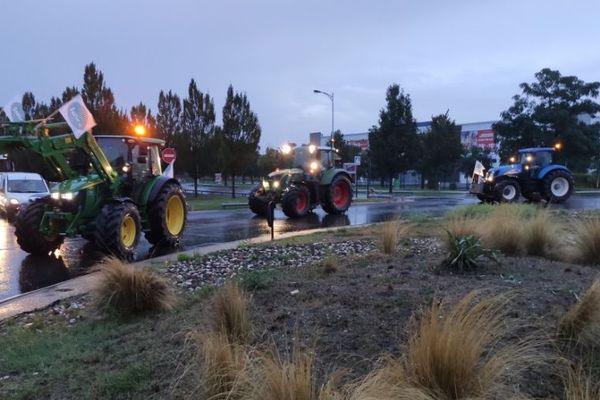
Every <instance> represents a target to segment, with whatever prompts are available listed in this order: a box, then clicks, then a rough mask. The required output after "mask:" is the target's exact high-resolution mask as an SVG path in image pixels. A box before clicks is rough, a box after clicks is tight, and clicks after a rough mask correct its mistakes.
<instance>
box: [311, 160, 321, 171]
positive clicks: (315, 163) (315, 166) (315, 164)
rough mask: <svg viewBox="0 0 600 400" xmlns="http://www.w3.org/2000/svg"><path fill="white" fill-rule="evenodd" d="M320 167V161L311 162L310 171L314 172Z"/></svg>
mask: <svg viewBox="0 0 600 400" xmlns="http://www.w3.org/2000/svg"><path fill="white" fill-rule="evenodd" d="M318 168H319V163H318V162H316V161H313V162H311V163H310V172H314V171H316V170H317V169H318Z"/></svg>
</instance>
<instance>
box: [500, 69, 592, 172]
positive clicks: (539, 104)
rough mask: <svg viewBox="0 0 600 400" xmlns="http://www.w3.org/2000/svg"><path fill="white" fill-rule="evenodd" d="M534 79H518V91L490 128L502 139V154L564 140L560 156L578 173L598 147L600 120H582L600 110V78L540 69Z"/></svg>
mask: <svg viewBox="0 0 600 400" xmlns="http://www.w3.org/2000/svg"><path fill="white" fill-rule="evenodd" d="M535 79H536V81H535V82H533V83H521V85H520V88H521V90H522V92H523V93H522V94H520V95H519V94H517V95H515V96H514V97H513V100H514V104H513V105H512V106H511V107H510V108H509V109H508V110H506V111H504V112H502V113H501V114H500V116H501V120H500V121H499V122H497V123H496V124H494V126H493V129H494V130H495V131H496V133H497V135H498V139H499V142H500V145H501V147H500V155H501V156H502V157H508V156H509V155H512V154H515V153H516V151H517V150H518V149H519V148H522V147H535V146H552V145H553V144H554V143H556V142H561V143H562V144H563V151H562V154H561V157H562V158H563V161H564V162H566V163H567V164H568V166H569V167H570V168H572V169H574V170H576V171H583V170H585V169H586V168H587V167H588V166H589V163H590V160H591V158H592V157H593V156H594V155H596V154H597V153H598V152H599V151H600V123H594V124H586V123H584V122H583V121H582V120H581V117H582V116H594V115H595V114H596V113H598V112H600V104H598V103H597V102H596V101H595V99H596V98H597V97H598V94H599V90H600V82H591V83H586V82H584V81H582V80H581V79H579V78H577V77H576V76H563V75H561V73H560V72H559V71H556V70H551V69H549V68H544V69H542V70H541V71H539V72H537V73H536V74H535Z"/></svg>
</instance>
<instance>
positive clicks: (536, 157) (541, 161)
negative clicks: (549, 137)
mask: <svg viewBox="0 0 600 400" xmlns="http://www.w3.org/2000/svg"><path fill="white" fill-rule="evenodd" d="M521 164H523V165H525V164H527V165H533V166H538V167H545V166H546V165H548V164H552V154H550V153H549V152H536V153H522V154H521Z"/></svg>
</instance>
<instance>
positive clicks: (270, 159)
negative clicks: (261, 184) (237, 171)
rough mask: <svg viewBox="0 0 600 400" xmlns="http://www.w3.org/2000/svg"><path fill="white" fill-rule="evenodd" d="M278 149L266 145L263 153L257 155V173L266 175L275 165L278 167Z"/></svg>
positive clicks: (273, 169)
mask: <svg viewBox="0 0 600 400" xmlns="http://www.w3.org/2000/svg"><path fill="white" fill-rule="evenodd" d="M279 154H280V153H279V150H277V149H273V148H271V147H267V149H266V150H265V154H261V155H259V156H258V161H257V165H258V174H259V175H260V176H266V175H267V174H269V173H270V172H273V171H275V169H276V168H277V167H279V161H280V156H279Z"/></svg>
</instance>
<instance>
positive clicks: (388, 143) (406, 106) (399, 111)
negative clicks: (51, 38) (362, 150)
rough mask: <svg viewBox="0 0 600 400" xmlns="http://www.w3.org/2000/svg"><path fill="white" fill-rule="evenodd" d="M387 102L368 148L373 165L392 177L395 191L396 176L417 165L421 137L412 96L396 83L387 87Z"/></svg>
mask: <svg viewBox="0 0 600 400" xmlns="http://www.w3.org/2000/svg"><path fill="white" fill-rule="evenodd" d="M386 103H387V104H386V107H385V108H384V109H382V110H381V111H380V112H379V125H378V126H373V127H372V128H371V129H370V130H369V147H370V157H371V160H372V164H373V167H374V169H375V170H376V171H377V172H378V173H379V174H380V175H381V176H382V177H387V178H389V192H390V193H392V188H393V178H394V177H395V176H396V175H397V174H398V173H400V172H403V171H406V170H408V169H410V168H412V167H413V166H414V165H415V161H416V159H417V156H418V153H419V152H418V148H419V138H418V136H417V124H416V121H415V119H414V118H413V114H412V104H411V100H410V96H409V95H408V94H405V93H404V91H403V90H401V89H400V86H398V85H397V84H393V85H391V86H390V87H388V89H387V92H386Z"/></svg>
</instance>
